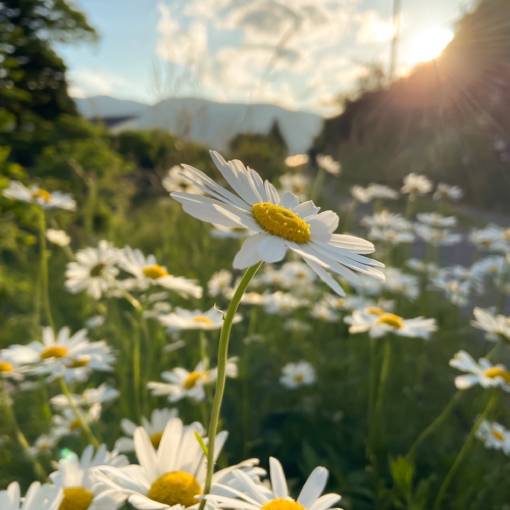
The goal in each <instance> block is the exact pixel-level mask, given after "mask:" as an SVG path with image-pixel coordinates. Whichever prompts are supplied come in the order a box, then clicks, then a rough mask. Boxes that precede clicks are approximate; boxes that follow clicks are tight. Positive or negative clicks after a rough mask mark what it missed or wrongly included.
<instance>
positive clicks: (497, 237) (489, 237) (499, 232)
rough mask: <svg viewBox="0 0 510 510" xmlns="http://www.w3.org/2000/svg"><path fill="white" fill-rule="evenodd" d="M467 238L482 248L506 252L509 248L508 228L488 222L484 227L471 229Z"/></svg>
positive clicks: (509, 233) (509, 229)
mask: <svg viewBox="0 0 510 510" xmlns="http://www.w3.org/2000/svg"><path fill="white" fill-rule="evenodd" d="M469 240H470V241H471V242H472V243H473V244H475V245H476V246H477V247H478V248H481V249H483V250H491V251H498V252H503V253H508V251H509V250H510V228H503V227H500V226H499V225H494V224H490V225H487V226H486V227H485V228H482V229H477V230H473V231H471V234H470V235H469Z"/></svg>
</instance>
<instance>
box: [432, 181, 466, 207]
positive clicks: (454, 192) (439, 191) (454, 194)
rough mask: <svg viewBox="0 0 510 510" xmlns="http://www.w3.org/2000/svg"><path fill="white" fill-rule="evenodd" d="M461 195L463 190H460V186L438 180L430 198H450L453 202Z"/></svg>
mask: <svg viewBox="0 0 510 510" xmlns="http://www.w3.org/2000/svg"><path fill="white" fill-rule="evenodd" d="M463 195H464V192H463V191H462V188H459V186H451V185H450V184H445V183H443V182H440V183H438V185H437V187H436V191H434V194H433V195H432V198H433V199H434V200H452V201H453V202H457V201H458V200H460V199H461V198H462V196H463Z"/></svg>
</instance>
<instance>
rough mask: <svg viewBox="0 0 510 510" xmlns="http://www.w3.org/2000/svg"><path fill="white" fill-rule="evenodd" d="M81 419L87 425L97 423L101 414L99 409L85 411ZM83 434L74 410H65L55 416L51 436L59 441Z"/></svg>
mask: <svg viewBox="0 0 510 510" xmlns="http://www.w3.org/2000/svg"><path fill="white" fill-rule="evenodd" d="M81 417H82V419H83V420H84V422H85V423H86V424H87V425H90V424H91V423H94V422H97V421H98V420H99V418H100V417H101V414H100V413H98V412H97V408H95V409H88V410H84V411H82V413H81ZM81 433H82V428H81V423H80V421H79V420H78V419H77V418H76V415H75V414H74V412H73V410H72V409H70V408H69V407H68V408H66V409H63V410H62V411H61V412H60V414H56V413H55V414H53V416H52V428H51V431H50V435H51V436H52V437H53V438H55V440H56V441H58V440H59V439H60V438H62V437H66V436H79V435H80V434H81Z"/></svg>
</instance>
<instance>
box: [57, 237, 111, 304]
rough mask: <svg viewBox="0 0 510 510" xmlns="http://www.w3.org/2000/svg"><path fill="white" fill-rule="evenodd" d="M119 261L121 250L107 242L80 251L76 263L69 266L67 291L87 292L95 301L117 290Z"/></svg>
mask: <svg viewBox="0 0 510 510" xmlns="http://www.w3.org/2000/svg"><path fill="white" fill-rule="evenodd" d="M118 261H119V250H118V249H117V248H115V247H113V246H112V245H111V244H110V243H109V242H107V241H100V242H99V244H98V245H97V247H96V248H84V249H83V250H79V251H78V252H76V255H75V261H73V262H69V264H67V269H66V288H67V290H68V291H69V292H71V293H73V294H77V293H78V292H82V291H85V292H86V293H87V294H88V295H89V296H91V297H93V298H94V299H99V298H100V297H101V296H103V295H105V294H108V293H109V292H111V291H112V290H116V289H117V288H118V286H119V284H118V282H117V281H116V277H117V274H118V272H119V269H118V267H117V263H118Z"/></svg>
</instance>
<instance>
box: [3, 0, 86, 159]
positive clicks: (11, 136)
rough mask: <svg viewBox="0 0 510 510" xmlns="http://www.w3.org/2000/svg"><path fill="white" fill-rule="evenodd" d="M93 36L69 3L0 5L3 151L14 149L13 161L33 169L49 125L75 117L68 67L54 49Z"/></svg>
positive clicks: (46, 0) (21, 0)
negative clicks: (56, 44)
mask: <svg viewBox="0 0 510 510" xmlns="http://www.w3.org/2000/svg"><path fill="white" fill-rule="evenodd" d="M95 36H96V33H95V31H94V29H93V28H92V27H91V26H90V25H89V24H88V22H87V20H86V18H85V15H84V14H83V13H82V12H80V11H79V10H77V9H76V8H75V7H73V6H71V5H70V3H68V1H67V0H0V66H1V67H0V116H1V117H6V118H8V119H9V121H10V122H9V127H10V128H9V129H8V130H6V129H3V130H1V131H0V136H1V138H0V145H7V146H9V147H11V149H12V152H11V154H12V159H14V160H15V161H18V162H21V163H23V164H31V163H32V161H33V157H34V154H36V153H38V152H39V151H40V150H41V148H42V146H43V145H44V135H45V133H46V131H47V129H48V127H49V123H50V122H52V121H53V120H54V119H56V118H57V117H58V116H59V115H61V114H63V113H65V114H71V115H76V109H75V105H74V103H73V101H72V99H71V98H70V97H69V95H68V92H67V81H66V76H65V72H66V66H65V64H64V62H63V60H62V59H61V58H60V57H59V56H58V55H57V54H56V53H55V51H54V50H53V49H52V47H51V45H52V43H54V42H56V41H59V42H70V41H75V40H80V39H93V38H95Z"/></svg>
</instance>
